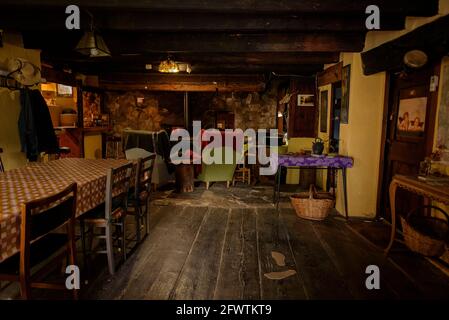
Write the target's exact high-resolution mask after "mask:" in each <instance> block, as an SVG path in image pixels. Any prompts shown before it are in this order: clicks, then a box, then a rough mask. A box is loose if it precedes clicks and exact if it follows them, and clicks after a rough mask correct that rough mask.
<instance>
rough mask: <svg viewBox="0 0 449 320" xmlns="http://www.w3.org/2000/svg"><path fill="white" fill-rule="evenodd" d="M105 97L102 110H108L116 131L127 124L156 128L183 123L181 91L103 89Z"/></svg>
mask: <svg viewBox="0 0 449 320" xmlns="http://www.w3.org/2000/svg"><path fill="white" fill-rule="evenodd" d="M138 98H139V99H138ZM142 98H143V99H142ZM104 99H105V102H104V107H105V109H106V110H105V111H106V112H107V113H109V114H110V116H111V123H112V125H113V131H114V133H115V134H117V135H120V134H121V132H122V131H123V130H124V129H126V128H130V129H134V130H148V131H157V130H161V129H162V128H164V127H167V126H168V127H171V126H182V125H183V121H184V120H183V119H184V118H183V99H184V97H183V93H179V92H141V91H130V92H106V93H105V98H104Z"/></svg>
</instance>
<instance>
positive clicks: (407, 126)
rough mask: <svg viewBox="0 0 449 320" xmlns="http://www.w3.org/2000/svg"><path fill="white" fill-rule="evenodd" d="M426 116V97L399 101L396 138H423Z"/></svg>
mask: <svg viewBox="0 0 449 320" xmlns="http://www.w3.org/2000/svg"><path fill="white" fill-rule="evenodd" d="M426 115H427V97H418V98H409V99H401V100H400V101H399V114H398V122H397V133H398V136H402V137H423V136H424V130H425V128H426Z"/></svg>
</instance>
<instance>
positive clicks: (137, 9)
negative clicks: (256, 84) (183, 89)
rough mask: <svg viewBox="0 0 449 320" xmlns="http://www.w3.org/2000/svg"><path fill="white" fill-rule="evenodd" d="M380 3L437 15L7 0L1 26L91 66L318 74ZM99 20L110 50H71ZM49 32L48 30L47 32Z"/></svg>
mask: <svg viewBox="0 0 449 320" xmlns="http://www.w3.org/2000/svg"><path fill="white" fill-rule="evenodd" d="M69 4H76V5H79V6H80V9H81V14H82V19H81V25H82V30H67V29H65V28H64V26H65V18H66V14H65V10H64V9H65V6H67V5H69ZM373 4H374V5H378V6H379V7H380V11H381V28H383V29H384V30H400V29H403V27H404V23H405V17H406V16H433V15H435V14H437V13H438V4H439V1H438V0H427V1H413V2H410V1H409V0H395V1H391V0H301V1H298V0H281V1H279V0H227V1H216V0H183V1H178V0H164V1H146V0H140V1H138V0H136V1H116V0H103V1H98V0H96V1H94V0H79V1H75V0H74V1H72V0H70V1H61V0H23V1H21V2H20V3H18V2H17V1H15V0H14V1H13V0H2V3H1V4H0V29H7V30H8V29H13V30H18V31H21V32H22V34H23V36H24V37H23V38H24V44H25V47H26V48H38V49H42V59H43V61H46V62H49V63H50V64H51V65H54V66H55V67H56V68H70V69H72V70H73V71H74V72H82V73H85V74H105V73H110V74H117V73H122V72H125V71H126V72H134V73H136V74H139V73H142V72H147V74H148V73H150V74H151V73H155V72H156V71H154V69H153V71H148V70H147V71H145V65H146V64H152V65H153V66H157V65H158V63H159V62H160V61H161V60H163V59H165V58H166V57H167V55H168V54H171V55H173V57H174V59H175V60H177V61H182V62H188V63H190V64H191V66H192V73H193V74H230V75H231V74H265V75H266V74H270V73H272V72H274V73H279V74H296V75H305V76H309V75H313V74H315V73H317V72H320V71H321V70H322V69H323V65H324V64H328V63H336V62H338V60H339V53H340V52H361V51H362V50H363V48H364V43H365V35H366V32H367V30H366V29H365V18H366V14H365V9H366V7H367V6H368V5H373ZM87 11H89V12H90V13H92V14H93V17H94V24H95V26H96V28H97V31H99V32H100V33H101V35H102V36H103V38H104V40H105V42H106V43H107V45H108V47H109V48H110V50H111V53H112V57H109V58H106V59H89V58H86V57H85V56H81V55H79V54H77V53H74V48H75V46H76V44H77V43H78V41H79V39H80V38H81V35H82V33H83V30H86V29H87V28H89V25H90V22H91V20H90V18H88V17H87ZM46 31H48V32H51V37H49V36H48V32H46Z"/></svg>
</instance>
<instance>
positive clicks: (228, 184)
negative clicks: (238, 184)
mask: <svg viewBox="0 0 449 320" xmlns="http://www.w3.org/2000/svg"><path fill="white" fill-rule="evenodd" d="M230 185H231V181H226V188H228V189H229V186H230Z"/></svg>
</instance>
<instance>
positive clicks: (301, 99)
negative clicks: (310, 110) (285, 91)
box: [298, 94, 315, 107]
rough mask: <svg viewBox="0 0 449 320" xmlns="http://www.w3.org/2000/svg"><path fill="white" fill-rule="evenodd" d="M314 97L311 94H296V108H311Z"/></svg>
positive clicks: (313, 103)
mask: <svg viewBox="0 0 449 320" xmlns="http://www.w3.org/2000/svg"><path fill="white" fill-rule="evenodd" d="M314 105H315V96H314V95H313V94H298V107H313V106H314Z"/></svg>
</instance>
